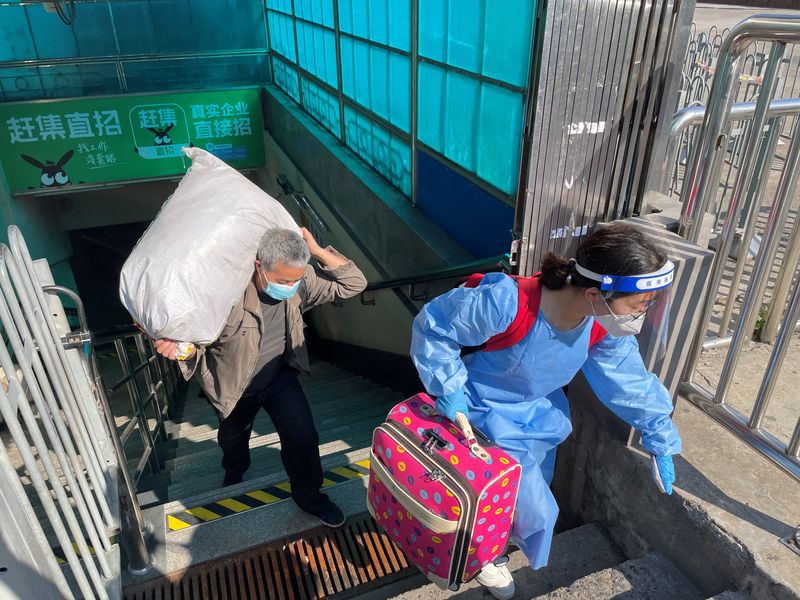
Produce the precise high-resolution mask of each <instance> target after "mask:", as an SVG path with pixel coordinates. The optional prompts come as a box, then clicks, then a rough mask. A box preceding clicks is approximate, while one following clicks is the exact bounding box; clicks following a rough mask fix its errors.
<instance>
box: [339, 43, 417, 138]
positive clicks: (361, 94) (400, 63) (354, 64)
mask: <svg viewBox="0 0 800 600" xmlns="http://www.w3.org/2000/svg"><path fill="white" fill-rule="evenodd" d="M341 47H342V91H343V93H344V94H345V96H347V97H348V98H351V99H353V100H355V101H356V102H358V104H360V105H361V106H363V107H364V108H366V109H368V110H371V111H372V112H374V113H376V114H377V115H379V116H381V117H383V118H384V119H386V120H387V121H389V122H391V123H392V124H393V125H396V126H397V127H399V128H401V129H403V130H404V131H410V127H411V117H410V115H411V108H410V104H411V94H410V90H411V63H410V61H409V59H408V58H407V57H405V56H402V55H400V54H397V53H395V52H389V51H388V50H386V49H384V48H379V47H377V46H371V45H370V44H367V43H365V42H359V41H353V40H352V39H349V38H347V37H343V38H342V41H341ZM365 66H366V67H367V68H364V67H365Z"/></svg>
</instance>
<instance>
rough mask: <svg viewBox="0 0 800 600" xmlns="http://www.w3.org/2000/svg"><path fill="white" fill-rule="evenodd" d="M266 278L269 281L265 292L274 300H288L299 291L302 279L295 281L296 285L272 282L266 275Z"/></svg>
mask: <svg viewBox="0 0 800 600" xmlns="http://www.w3.org/2000/svg"><path fill="white" fill-rule="evenodd" d="M264 279H266V281H267V287H265V288H262V289H263V290H264V293H266V294H267V296H269V297H270V298H272V299H273V300H288V299H289V298H291V297H292V296H294V295H295V294H296V293H297V288H299V287H300V281H295V282H294V285H284V284H281V283H272V282H271V281H270V280H269V279H267V278H266V276H265V277H264Z"/></svg>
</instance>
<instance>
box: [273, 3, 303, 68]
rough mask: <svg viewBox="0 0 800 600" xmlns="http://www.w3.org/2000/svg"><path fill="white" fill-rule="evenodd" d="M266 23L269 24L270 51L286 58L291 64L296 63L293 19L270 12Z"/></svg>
mask: <svg viewBox="0 0 800 600" xmlns="http://www.w3.org/2000/svg"><path fill="white" fill-rule="evenodd" d="M267 21H268V23H269V40H270V44H271V49H272V50H274V51H275V52H277V53H278V54H280V55H281V56H284V57H286V58H288V59H289V60H290V61H291V62H297V56H296V55H295V49H294V25H293V24H292V21H293V19H292V18H291V17H287V16H284V15H282V14H280V13H275V12H271V11H270V12H268V13H267Z"/></svg>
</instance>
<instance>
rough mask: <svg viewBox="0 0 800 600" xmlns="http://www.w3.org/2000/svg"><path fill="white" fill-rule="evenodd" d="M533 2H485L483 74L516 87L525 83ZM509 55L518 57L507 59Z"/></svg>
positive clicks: (531, 31)
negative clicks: (517, 58) (516, 58)
mask: <svg viewBox="0 0 800 600" xmlns="http://www.w3.org/2000/svg"><path fill="white" fill-rule="evenodd" d="M535 8H536V3H535V2H531V1H530V0H504V1H503V2H497V3H492V4H491V6H489V5H488V4H487V10H486V27H485V43H484V46H483V74H484V75H486V76H487V77H492V78H494V79H499V80H500V81H505V82H508V83H511V84H514V85H518V86H520V87H524V86H526V85H527V83H528V68H529V62H530V58H529V57H530V54H531V39H532V37H533V15H534V10H535ZM509 56H516V57H519V60H509V58H508V57H509Z"/></svg>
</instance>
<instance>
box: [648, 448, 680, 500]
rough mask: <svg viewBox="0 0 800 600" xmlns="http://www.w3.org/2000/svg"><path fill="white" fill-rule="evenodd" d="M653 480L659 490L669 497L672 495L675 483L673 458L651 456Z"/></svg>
mask: <svg viewBox="0 0 800 600" xmlns="http://www.w3.org/2000/svg"><path fill="white" fill-rule="evenodd" d="M650 458H651V459H652V460H651V465H650V467H651V470H652V474H653V480H654V481H655V482H656V485H657V486H658V489H660V490H661V491H662V492H664V493H665V494H667V495H671V494H672V484H673V483H674V482H675V465H674V464H673V462H672V457H671V456H655V455H654V454H651V455H650Z"/></svg>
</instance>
